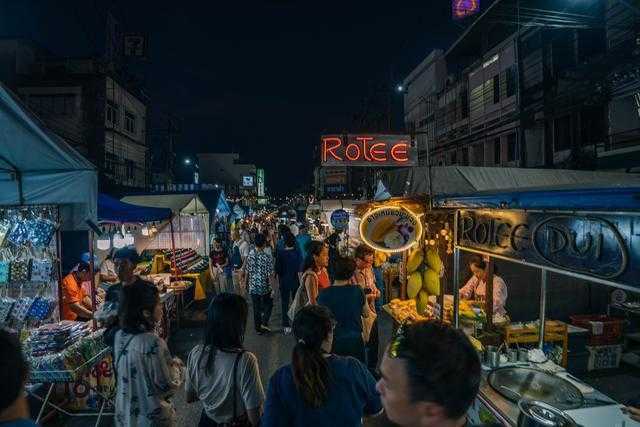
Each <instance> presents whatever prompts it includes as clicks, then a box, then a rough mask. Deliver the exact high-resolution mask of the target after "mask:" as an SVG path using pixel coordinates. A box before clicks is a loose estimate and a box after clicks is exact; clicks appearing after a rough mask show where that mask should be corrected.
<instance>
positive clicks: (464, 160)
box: [460, 148, 469, 166]
mask: <svg viewBox="0 0 640 427" xmlns="http://www.w3.org/2000/svg"><path fill="white" fill-rule="evenodd" d="M461 154H462V155H461V156H460V157H461V158H462V163H461V164H462V166H467V165H468V164H469V149H468V148H463V149H462V153H461Z"/></svg>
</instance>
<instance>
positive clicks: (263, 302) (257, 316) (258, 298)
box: [251, 294, 273, 332]
mask: <svg viewBox="0 0 640 427" xmlns="http://www.w3.org/2000/svg"><path fill="white" fill-rule="evenodd" d="M251 300H252V301H253V322H254V324H255V327H256V331H257V332H260V330H261V327H262V326H269V319H270V318H271V311H272V310H273V298H271V294H265V295H257V294H251Z"/></svg>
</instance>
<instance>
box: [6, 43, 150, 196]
mask: <svg viewBox="0 0 640 427" xmlns="http://www.w3.org/2000/svg"><path fill="white" fill-rule="evenodd" d="M0 63H1V64H0V67H1V69H2V76H1V78H2V80H3V82H4V83H5V84H7V85H8V86H9V87H10V88H11V89H12V90H13V91H14V92H16V93H17V94H18V95H19V96H20V97H21V98H22V99H23V100H24V101H25V103H26V104H27V105H28V106H29V108H31V110H32V111H33V112H34V113H35V114H36V115H37V116H38V117H39V118H40V119H41V120H42V121H43V122H44V123H45V125H46V126H47V127H48V128H49V129H51V130H52V131H53V132H54V133H56V134H57V135H58V136H60V137H61V138H63V139H64V140H65V141H66V142H68V143H69V144H70V145H71V146H72V147H74V148H76V149H77V150H78V151H79V152H80V153H81V154H83V155H84V156H85V157H87V158H88V159H89V160H90V161H91V162H92V163H94V164H95V165H96V166H97V167H98V170H99V172H100V184H101V189H103V190H115V191H118V189H121V188H122V189H142V188H146V187H147V186H148V185H149V184H150V161H149V148H148V144H147V105H148V99H147V98H146V97H145V96H144V95H143V94H142V92H141V91H139V90H134V89H132V88H127V87H125V85H123V84H122V83H121V82H119V80H120V79H119V78H118V77H117V76H116V75H115V73H113V72H111V70H110V69H109V66H108V65H105V64H104V63H103V62H101V61H99V60H96V59H59V58H52V57H51V56H50V55H49V54H48V53H47V52H45V51H43V50H41V49H38V48H37V47H35V46H34V45H32V44H30V43H27V42H25V41H22V40H6V41H2V42H0Z"/></svg>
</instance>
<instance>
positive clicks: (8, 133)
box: [0, 84, 98, 229]
mask: <svg viewBox="0 0 640 427" xmlns="http://www.w3.org/2000/svg"><path fill="white" fill-rule="evenodd" d="M97 193H98V176H97V172H96V168H95V167H94V166H93V165H92V164H91V163H90V162H89V161H88V160H87V159H85V158H84V157H82V155H80V153H78V152H77V151H76V150H74V149H73V148H72V147H71V146H69V145H68V144H67V143H66V142H64V141H63V140H62V139H61V138H59V137H58V136H57V135H55V134H54V133H52V132H51V131H49V130H48V129H47V128H46V127H45V126H44V125H43V124H42V123H41V122H40V120H39V119H38V118H37V117H35V116H34V115H33V114H32V113H31V112H30V111H29V110H28V108H26V107H25V106H24V105H23V104H22V102H21V101H20V100H19V99H18V98H17V97H15V96H14V95H13V94H12V93H11V92H10V91H9V90H8V89H7V88H6V87H5V86H3V85H2V84H0V205H21V204H22V205H39V204H52V205H62V226H63V229H74V228H86V226H85V224H84V223H85V221H86V220H91V221H96V213H97Z"/></svg>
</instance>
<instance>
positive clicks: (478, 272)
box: [460, 256, 508, 318]
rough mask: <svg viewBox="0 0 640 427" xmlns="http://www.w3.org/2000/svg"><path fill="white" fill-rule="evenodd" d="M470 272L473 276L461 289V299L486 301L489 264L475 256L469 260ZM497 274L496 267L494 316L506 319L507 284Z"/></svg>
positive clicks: (495, 269)
mask: <svg viewBox="0 0 640 427" xmlns="http://www.w3.org/2000/svg"><path fill="white" fill-rule="evenodd" d="M469 270H471V273H472V274H473V275H472V276H471V278H470V279H469V280H468V281H467V283H466V284H465V285H464V286H463V287H462V289H460V298H462V299H475V300H481V301H484V300H485V299H486V295H487V282H486V279H487V262H486V261H484V260H483V259H482V258H480V257H479V256H473V257H471V258H470V259H469ZM497 273H498V271H497V268H496V267H495V266H494V272H493V315H494V316H496V317H503V318H505V317H506V316H507V310H506V309H505V306H506V303H507V297H508V291H507V284H506V283H505V281H504V280H503V279H502V277H501V276H499V275H498V274H497Z"/></svg>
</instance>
